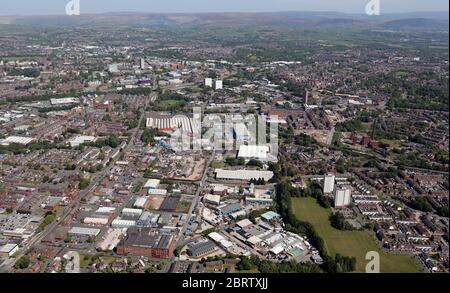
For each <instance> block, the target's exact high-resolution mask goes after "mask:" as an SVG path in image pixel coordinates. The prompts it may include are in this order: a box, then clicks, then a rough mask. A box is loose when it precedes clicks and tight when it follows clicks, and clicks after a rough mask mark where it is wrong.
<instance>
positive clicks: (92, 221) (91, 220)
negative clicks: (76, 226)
mask: <svg viewBox="0 0 450 293" xmlns="http://www.w3.org/2000/svg"><path fill="white" fill-rule="evenodd" d="M108 222H109V219H108V218H96V217H86V218H84V220H83V223H84V224H88V225H106V224H108Z"/></svg>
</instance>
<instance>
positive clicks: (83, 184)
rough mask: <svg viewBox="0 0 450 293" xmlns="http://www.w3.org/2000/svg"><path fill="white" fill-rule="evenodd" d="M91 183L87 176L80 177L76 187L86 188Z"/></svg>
mask: <svg viewBox="0 0 450 293" xmlns="http://www.w3.org/2000/svg"><path fill="white" fill-rule="evenodd" d="M90 184H91V180H89V179H88V178H80V183H79V184H78V189H80V190H83V189H86V188H87V187H88V186H89V185H90Z"/></svg>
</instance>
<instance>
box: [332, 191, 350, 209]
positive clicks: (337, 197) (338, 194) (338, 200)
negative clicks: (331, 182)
mask: <svg viewBox="0 0 450 293" xmlns="http://www.w3.org/2000/svg"><path fill="white" fill-rule="evenodd" d="M351 199H352V190H351V188H350V187H349V186H345V187H339V188H337V189H336V190H335V192H334V207H336V208H338V207H346V206H349V205H350V203H351Z"/></svg>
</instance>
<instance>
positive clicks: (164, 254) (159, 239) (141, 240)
mask: <svg viewBox="0 0 450 293" xmlns="http://www.w3.org/2000/svg"><path fill="white" fill-rule="evenodd" d="M175 245H176V241H175V237H174V235H172V234H171V233H170V232H165V231H164V230H161V229H160V230H158V229H152V228H130V229H128V232H127V235H126V238H125V239H123V240H122V241H121V242H120V243H119V245H118V246H117V253H119V254H133V255H138V256H147V257H152V258H170V257H171V256H172V254H173V251H174V249H175Z"/></svg>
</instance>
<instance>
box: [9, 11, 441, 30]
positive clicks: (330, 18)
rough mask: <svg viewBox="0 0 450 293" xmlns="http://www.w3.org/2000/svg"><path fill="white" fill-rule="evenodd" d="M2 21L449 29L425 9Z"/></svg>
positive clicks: (438, 15)
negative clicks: (369, 13)
mask: <svg viewBox="0 0 450 293" xmlns="http://www.w3.org/2000/svg"><path fill="white" fill-rule="evenodd" d="M0 24H21V25H44V26H78V27H87V26H93V25H95V26H101V27H110V28H113V27H116V26H135V27H153V28H154V27H167V26H181V25H183V26H184V25H192V26H196V25H211V26H213V25H219V26H227V25H281V26H297V27H304V28H320V27H329V26H339V27H343V26H344V27H345V26H349V27H350V26H351V27H365V26H373V27H377V28H383V29H392V30H408V29H414V30H417V29H419V30H441V31H442V30H447V31H448V14H446V13H442V12H423V13H406V14H382V15H381V16H377V17H373V16H372V17H371V16H367V15H365V14H346V13H338V12H307V11H306V12H295V11H294V12H273V13H186V14H180V13H179V14H152V13H107V14H96V15H89V14H84V15H81V16H76V17H74V16H72V17H69V16H63V15H58V16H8V17H0Z"/></svg>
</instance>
